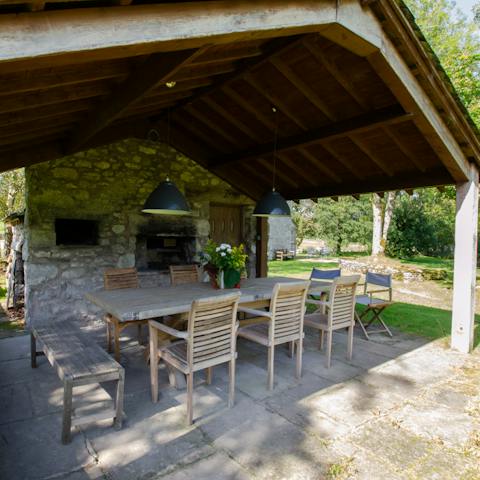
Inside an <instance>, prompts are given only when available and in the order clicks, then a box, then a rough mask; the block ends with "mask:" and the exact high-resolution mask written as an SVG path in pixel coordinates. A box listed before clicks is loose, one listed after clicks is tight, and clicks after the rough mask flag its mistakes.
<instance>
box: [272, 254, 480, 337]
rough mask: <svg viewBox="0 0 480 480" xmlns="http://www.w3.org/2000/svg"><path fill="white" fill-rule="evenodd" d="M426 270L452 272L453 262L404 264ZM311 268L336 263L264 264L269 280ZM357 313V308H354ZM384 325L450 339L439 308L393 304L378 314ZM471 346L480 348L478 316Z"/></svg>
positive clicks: (448, 317)
mask: <svg viewBox="0 0 480 480" xmlns="http://www.w3.org/2000/svg"><path fill="white" fill-rule="evenodd" d="M404 262H405V263H412V264H415V265H418V266H425V267H426V268H450V271H451V270H452V268H453V261H452V260H448V259H436V258H431V257H417V258H414V259H407V260H404ZM313 267H318V268H323V269H332V268H337V267H338V263H336V262H327V261H322V259H318V260H317V259H310V260H307V259H305V258H303V259H302V258H298V259H295V260H285V261H283V262H280V261H271V262H269V264H268V274H269V276H295V277H302V278H308V277H309V275H310V272H311V271H312V268H313ZM358 308H359V311H360V310H361V307H358ZM382 317H383V319H384V320H385V322H386V323H387V325H389V326H391V327H394V328H397V329H398V330H400V331H402V332H406V333H412V334H414V335H420V336H422V337H426V338H429V339H432V340H436V339H440V338H446V337H448V336H449V335H450V330H451V322H452V312H451V311H450V310H443V309H440V308H433V307H426V306H423V305H416V304H413V303H401V302H396V303H394V304H393V305H392V306H391V307H389V308H388V309H386V310H385V312H384V313H383V314H382ZM475 323H476V328H475V342H474V343H475V346H477V345H479V344H480V315H477V316H476V317H475Z"/></svg>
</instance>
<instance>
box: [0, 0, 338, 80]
mask: <svg viewBox="0 0 480 480" xmlns="http://www.w3.org/2000/svg"><path fill="white" fill-rule="evenodd" d="M336 3H337V2H334V1H329V2H322V8H319V5H318V0H300V1H297V2H285V0H256V1H255V2H232V1H203V2H181V3H177V2H176V3H166V2H162V3H157V4H149V5H131V6H129V7H128V8H123V7H122V8H121V7H118V8H115V7H110V8H103V7H98V8H79V9H66V10H56V11H46V12H44V13H42V15H37V14H35V13H25V14H22V15H1V18H0V62H8V63H9V64H10V65H9V66H10V67H11V70H9V71H13V69H16V71H21V70H22V69H24V68H25V65H26V64H27V65H30V66H31V65H32V63H34V64H36V65H37V66H38V67H40V66H53V65H59V64H67V63H71V62H72V58H73V59H74V61H75V62H84V61H87V60H88V61H93V60H95V59H97V60H99V59H106V58H109V59H112V58H124V57H131V56H136V55H148V54H152V53H154V52H160V51H164V52H166V51H173V50H177V51H179V50H185V49H190V48H200V47H202V46H203V45H205V44H207V43H210V44H212V43H214V44H226V43H231V42H239V41H245V40H247V41H248V40H252V38H255V39H258V40H261V39H267V38H274V37H278V36H289V35H297V34H303V33H311V32H319V31H321V30H322V28H326V27H327V26H329V25H330V24H332V23H334V22H335V21H336V15H337V5H336ZM265 12H268V15H266V14H265ZM159 25H161V28H159ZM32 59H34V62H32ZM2 68H3V67H2ZM3 71H6V70H3Z"/></svg>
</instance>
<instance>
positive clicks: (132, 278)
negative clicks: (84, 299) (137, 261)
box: [103, 268, 140, 290]
mask: <svg viewBox="0 0 480 480" xmlns="http://www.w3.org/2000/svg"><path fill="white" fill-rule="evenodd" d="M103 286H104V288H105V290H117V289H120V288H138V287H139V286H140V285H139V282H138V272H137V269H136V268H107V270H105V271H104V272H103Z"/></svg>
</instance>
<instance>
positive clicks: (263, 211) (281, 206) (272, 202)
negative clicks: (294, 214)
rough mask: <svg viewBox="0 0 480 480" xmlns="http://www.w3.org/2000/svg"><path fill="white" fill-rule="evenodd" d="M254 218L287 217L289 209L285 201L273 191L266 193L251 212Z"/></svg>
mask: <svg viewBox="0 0 480 480" xmlns="http://www.w3.org/2000/svg"><path fill="white" fill-rule="evenodd" d="M253 216H254V217H289V216H290V207H289V206H288V203H287V201H286V200H285V199H284V198H283V197H282V196H281V195H280V194H279V193H278V192H276V191H275V190H272V191H271V192H268V193H266V194H265V195H264V196H263V197H262V198H261V199H260V200H259V201H258V203H257V205H256V207H255V210H254V211H253Z"/></svg>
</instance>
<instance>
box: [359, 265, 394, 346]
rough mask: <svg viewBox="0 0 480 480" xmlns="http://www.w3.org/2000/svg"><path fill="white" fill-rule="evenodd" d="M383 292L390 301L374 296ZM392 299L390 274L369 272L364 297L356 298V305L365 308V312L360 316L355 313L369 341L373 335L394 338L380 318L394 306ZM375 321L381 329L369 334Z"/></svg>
mask: <svg viewBox="0 0 480 480" xmlns="http://www.w3.org/2000/svg"><path fill="white" fill-rule="evenodd" d="M379 287H380V288H379ZM381 292H383V293H387V294H388V300H386V299H383V298H376V297H374V296H373V295H374V294H376V293H381ZM392 299H393V288H392V276H391V275H390V274H383V273H373V272H367V275H366V277H365V285H364V290H363V295H358V296H357V298H356V304H357V305H362V306H364V307H365V310H363V312H362V313H360V314H358V313H357V312H355V317H356V319H357V322H358V324H359V325H360V328H361V329H362V331H363V333H364V335H365V338H366V339H367V340H370V336H369V335H370V334H372V333H386V334H387V335H389V336H390V337H392V336H393V335H392V332H391V331H390V329H389V328H388V327H387V324H386V323H385V322H384V321H383V319H382V317H381V316H380V314H381V313H382V312H383V311H384V310H385V309H386V308H388V307H389V306H390V305H392V304H393V301H392ZM375 321H377V322H379V323H380V325H381V327H380V328H378V329H376V330H369V331H368V332H367V329H368V328H369V327H370V325H372V323H374V322H375Z"/></svg>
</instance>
